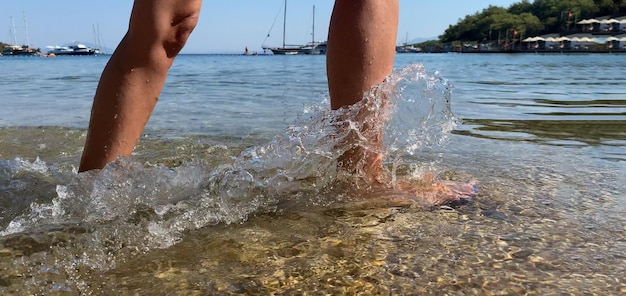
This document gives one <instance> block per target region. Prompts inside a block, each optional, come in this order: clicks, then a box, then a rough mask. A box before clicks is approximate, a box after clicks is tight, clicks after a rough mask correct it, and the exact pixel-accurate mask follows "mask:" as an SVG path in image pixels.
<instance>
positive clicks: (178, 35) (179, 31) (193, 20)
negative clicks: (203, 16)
mask: <svg viewBox="0 0 626 296" xmlns="http://www.w3.org/2000/svg"><path fill="white" fill-rule="evenodd" d="M198 16H199V13H192V14H188V15H182V16H180V17H178V18H175V19H174V20H173V21H172V22H171V23H170V28H169V32H168V33H167V35H166V38H165V39H164V40H163V49H164V50H165V53H166V55H167V57H168V58H173V57H175V56H176V55H178V53H179V52H180V51H181V50H182V49H183V47H184V46H185V44H186V43H187V39H188V38H189V35H191V32H192V31H193V30H194V28H195V27H196V25H197V24H198Z"/></svg>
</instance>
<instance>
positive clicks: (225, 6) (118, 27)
mask: <svg viewBox="0 0 626 296" xmlns="http://www.w3.org/2000/svg"><path fill="white" fill-rule="evenodd" d="M516 2H519V0H518V1H513V0H490V1H468V0H439V1H418V0H400V24H399V28H398V37H397V38H398V43H402V42H404V40H405V39H406V38H407V35H408V39H409V40H412V39H416V38H431V37H437V36H439V35H440V34H442V33H443V32H444V31H445V29H446V28H448V26H449V25H450V24H455V23H456V22H457V21H458V19H459V18H463V17H465V16H466V15H468V14H473V13H475V12H477V11H480V10H482V9H484V8H486V7H488V6H489V5H490V4H491V5H497V6H503V7H508V6H509V5H511V4H513V3H516ZM313 5H315V39H316V40H325V39H326V35H327V33H328V22H329V19H330V13H331V11H332V6H333V1H332V0H291V1H289V2H288V7H287V13H288V15H287V34H286V39H287V43H289V44H304V43H306V42H309V41H310V40H311V31H312V29H311V28H312V24H313ZM131 7H132V1H130V0H109V1H102V0H98V1H95V0H79V1H77V0H55V1H41V0H19V1H18V0H16V1H3V3H2V5H1V9H0V28H2V27H4V30H0V41H3V42H9V43H10V41H11V37H10V36H11V35H10V31H11V30H10V28H11V17H13V21H14V23H15V31H16V39H17V41H18V43H24V42H25V41H26V33H25V31H26V30H25V28H26V27H27V28H28V36H29V38H28V39H29V41H30V45H32V46H34V47H41V48H42V49H43V48H45V46H48V45H63V44H67V43H69V42H72V41H75V40H76V41H82V42H90V43H94V40H95V38H94V27H96V28H99V32H100V36H101V39H102V40H103V43H104V45H106V47H108V48H115V46H116V45H117V44H118V42H119V41H120V39H121V38H122V36H123V35H124V33H125V32H126V28H127V27H128V17H129V15H130V10H131ZM282 7H283V0H231V1H215V0H204V4H203V7H202V13H201V16H200V21H199V23H198V26H197V28H196V30H195V31H194V33H193V34H192V36H191V37H190V39H189V41H188V43H187V46H186V48H185V49H184V50H183V52H185V53H235V52H242V51H243V49H244V48H245V47H246V46H247V47H248V48H249V49H250V50H251V51H254V50H259V51H260V50H261V45H262V44H263V42H264V40H265V37H266V35H267V34H268V32H269V33H270V38H269V39H267V41H266V42H265V44H266V45H269V46H275V45H280V44H281V43H282V12H280V11H281V9H282ZM279 12H280V15H279ZM24 15H25V16H26V20H27V21H26V24H27V25H26V26H25V25H24V24H25V22H24ZM277 15H279V17H278V19H277V20H276V23H275V25H274V27H273V29H272V30H271V32H270V28H271V27H272V23H273V22H274V20H275V19H276V17H277ZM3 25H4V26H3Z"/></svg>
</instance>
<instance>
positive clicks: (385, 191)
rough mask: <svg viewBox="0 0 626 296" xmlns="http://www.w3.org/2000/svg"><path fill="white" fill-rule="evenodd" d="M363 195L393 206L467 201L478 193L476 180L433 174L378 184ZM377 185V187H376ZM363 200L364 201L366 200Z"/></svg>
mask: <svg viewBox="0 0 626 296" xmlns="http://www.w3.org/2000/svg"><path fill="white" fill-rule="evenodd" d="M380 185H381V187H378V186H375V187H374V188H371V190H370V191H369V192H368V193H366V194H365V195H363V196H362V197H364V199H365V200H367V201H369V202H383V201H384V202H386V203H389V204H390V205H395V206H408V205H411V204H416V203H417V204H419V205H421V206H436V205H444V204H454V203H460V202H461V203H462V202H464V201H469V200H471V199H472V198H474V197H475V196H476V195H477V194H478V185H477V181H476V180H470V181H468V182H465V183H463V182H454V181H443V180H436V179H435V177H434V176H433V175H426V176H424V177H423V178H421V179H402V180H398V181H397V183H396V185H395V186H388V185H383V184H382V183H381V184H380ZM376 187H377V188H376ZM367 201H365V202H367Z"/></svg>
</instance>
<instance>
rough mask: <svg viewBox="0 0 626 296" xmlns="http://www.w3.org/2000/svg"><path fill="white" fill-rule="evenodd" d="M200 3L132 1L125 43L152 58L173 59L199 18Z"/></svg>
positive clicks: (186, 1)
mask: <svg viewBox="0 0 626 296" xmlns="http://www.w3.org/2000/svg"><path fill="white" fill-rule="evenodd" d="M201 3H202V0H162V1H153V0H141V1H140V0H135V5H134V6H133V11H132V13H131V18H130V25H129V29H128V30H129V31H128V35H129V41H128V42H129V43H130V44H132V48H133V49H135V50H138V51H142V52H143V53H144V54H145V53H146V52H149V53H151V55H152V56H153V57H154V58H158V59H161V58H164V57H165V56H167V58H169V59H171V58H174V57H175V56H176V55H177V54H178V53H179V52H180V50H181V49H183V46H184V45H185V43H186V42H187V39H188V38H189V35H191V32H192V31H193V30H194V28H195V27H196V24H197V23H198V18H199V16H200V7H201Z"/></svg>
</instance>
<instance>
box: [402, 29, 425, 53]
mask: <svg viewBox="0 0 626 296" xmlns="http://www.w3.org/2000/svg"><path fill="white" fill-rule="evenodd" d="M396 52H397V53H420V52H422V49H421V48H419V47H415V46H413V45H411V44H409V33H406V38H405V39H404V44H402V45H398V46H396Z"/></svg>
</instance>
